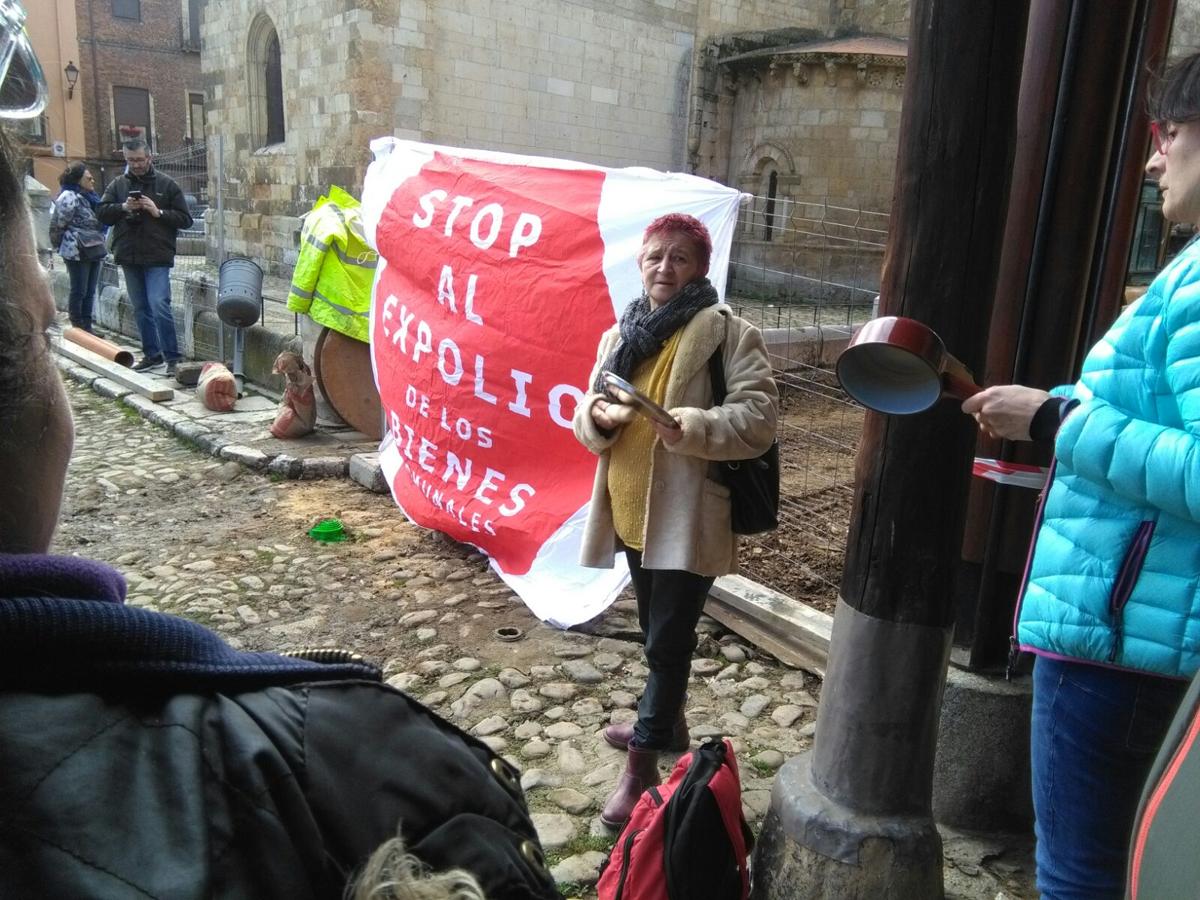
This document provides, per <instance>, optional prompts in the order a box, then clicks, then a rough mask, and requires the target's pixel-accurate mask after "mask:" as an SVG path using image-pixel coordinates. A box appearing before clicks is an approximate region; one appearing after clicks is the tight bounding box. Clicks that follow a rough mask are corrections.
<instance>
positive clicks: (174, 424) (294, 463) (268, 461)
mask: <svg viewBox="0 0 1200 900" xmlns="http://www.w3.org/2000/svg"><path fill="white" fill-rule="evenodd" d="M55 362H56V364H57V365H58V367H59V369H60V370H61V371H62V373H63V375H64V376H65V377H67V378H70V379H71V380H72V381H77V382H79V383H80V384H82V385H84V386H85V387H88V388H90V389H91V390H93V391H95V392H96V393H97V394H99V395H100V396H102V397H106V398H108V399H111V400H117V401H119V402H120V403H121V404H122V405H123V406H125V407H126V408H128V409H132V410H134V411H135V412H136V413H137V414H138V415H139V416H141V417H142V418H143V419H145V420H146V421H147V422H150V423H151V424H153V425H157V426H159V427H160V428H163V429H165V430H166V431H169V432H171V433H172V434H174V435H175V436H176V437H178V438H180V439H181V440H184V441H187V442H188V443H190V444H192V445H193V446H195V447H196V448H197V449H199V450H200V452H201V453H206V454H208V455H209V456H213V457H217V458H219V459H225V460H229V461H231V462H236V463H239V464H240V465H243V466H246V467H247V468H250V469H255V470H257V471H263V470H265V471H267V472H269V473H270V474H272V475H276V476H280V477H283V478H306V479H314V480H315V479H321V478H346V477H351V476H352V472H351V469H352V463H351V459H352V458H351V457H340V456H316V457H310V458H307V459H301V458H298V457H294V456H291V455H289V454H286V453H277V454H270V453H264V452H263V451H262V450H258V449H257V448H255V447H249V446H246V445H245V444H239V443H237V442H236V441H234V440H231V439H230V438H228V437H226V436H225V435H223V434H221V433H220V432H219V431H216V430H214V429H212V428H209V427H207V426H205V425H203V424H201V423H200V422H197V421H195V420H194V419H191V418H189V417H188V416H185V415H182V414H181V413H178V412H175V411H174V410H173V409H171V408H170V407H169V406H163V405H162V404H160V403H155V402H154V401H152V400H148V399H147V398H145V397H143V396H141V395H140V394H138V393H137V392H135V391H132V390H130V389H129V388H127V387H125V386H124V385H121V384H118V383H117V382H115V381H113V380H112V379H110V378H105V377H104V376H102V375H98V374H97V373H96V372H93V371H92V370H91V369H89V368H87V367H86V366H81V365H78V364H77V363H75V362H72V361H71V360H69V359H66V358H65V357H62V356H57V355H56V356H55ZM354 456H366V457H375V461H374V463H373V464H366V467H365V468H362V464H360V466H359V467H355V471H358V470H359V469H360V468H361V469H362V471H361V473H360V477H356V478H354V480H355V481H356V482H358V483H359V484H361V485H362V486H363V487H365V488H367V489H368V490H372V491H375V492H376V493H387V485H386V484H385V483H384V482H383V476H382V473H381V472H380V471H379V464H378V454H371V453H368V454H354ZM371 465H373V466H374V468H373V469H372V468H371Z"/></svg>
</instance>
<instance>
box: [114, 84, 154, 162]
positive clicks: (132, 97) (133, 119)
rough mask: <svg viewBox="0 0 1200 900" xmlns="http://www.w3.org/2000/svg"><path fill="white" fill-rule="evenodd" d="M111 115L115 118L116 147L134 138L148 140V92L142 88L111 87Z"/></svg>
mask: <svg viewBox="0 0 1200 900" xmlns="http://www.w3.org/2000/svg"><path fill="white" fill-rule="evenodd" d="M112 90H113V115H114V116H116V125H117V135H116V138H117V140H116V143H117V146H118V147H119V146H121V144H122V143H123V142H125V141H131V140H133V139H134V138H141V139H142V140H143V141H145V142H146V143H148V144H151V143H152V142H151V140H150V92H149V91H147V90H145V89H144V88H131V87H118V86H116V85H113V89H112Z"/></svg>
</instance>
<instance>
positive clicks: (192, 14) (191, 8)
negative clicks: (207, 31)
mask: <svg viewBox="0 0 1200 900" xmlns="http://www.w3.org/2000/svg"><path fill="white" fill-rule="evenodd" d="M206 3H207V0H187V5H188V8H187V30H188V41H187V43H188V48H189V49H191V50H199V49H200V23H201V22H202V21H203V19H204V6H205V4H206Z"/></svg>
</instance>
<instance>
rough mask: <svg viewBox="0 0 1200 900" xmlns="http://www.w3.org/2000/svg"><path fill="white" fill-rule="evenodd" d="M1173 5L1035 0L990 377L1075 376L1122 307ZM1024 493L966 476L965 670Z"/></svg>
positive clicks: (995, 447)
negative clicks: (1153, 91)
mask: <svg viewBox="0 0 1200 900" xmlns="http://www.w3.org/2000/svg"><path fill="white" fill-rule="evenodd" d="M1174 5H1175V4H1174V0H1138V2H1134V3H1127V4H1118V5H1116V6H1111V5H1103V6H1099V5H1097V4H1093V3H1086V2H1076V3H1074V4H1064V3H1062V2H1061V0H1035V2H1034V3H1033V5H1032V8H1031V12H1030V27H1029V34H1030V40H1029V45H1028V46H1027V48H1026V54H1025V73H1024V78H1023V84H1022V89H1021V100H1020V107H1019V112H1018V126H1017V128H1018V134H1019V136H1020V139H1019V140H1018V144H1017V147H1018V149H1017V157H1016V160H1015V161H1014V169H1013V171H1014V178H1013V184H1014V188H1013V193H1012V198H1011V201H1010V209H1009V217H1008V224H1007V227H1006V229H1005V235H1004V252H1003V254H1002V256H1001V260H1000V274H999V279H998V283H997V290H996V297H997V300H996V305H995V309H994V311H993V315H992V324H991V340H990V341H989V344H988V348H987V363H986V367H985V372H984V381H985V382H986V383H987V384H1007V383H1017V384H1028V385H1033V386H1035V387H1043V388H1049V387H1052V386H1054V385H1056V384H1063V383H1066V382H1069V381H1071V380H1073V379H1074V378H1075V376H1076V373H1077V372H1078V369H1079V364H1080V362H1082V358H1083V355H1084V354H1085V353H1086V352H1087V350H1088V349H1090V348H1091V346H1092V345H1093V344H1094V343H1095V342H1096V341H1097V340H1098V339H1099V337H1100V336H1101V335H1102V334H1103V333H1104V331H1105V330H1106V329H1107V328H1108V325H1109V324H1110V323H1111V322H1112V320H1113V319H1114V318H1115V317H1116V315H1117V313H1118V312H1119V311H1120V305H1121V302H1122V299H1123V294H1124V285H1125V273H1126V267H1127V261H1128V256H1129V246H1130V241H1131V237H1132V232H1133V224H1134V219H1135V217H1136V211H1137V202H1138V198H1139V196H1140V192H1141V186H1142V180H1143V172H1142V168H1143V166H1144V165H1145V161H1146V156H1147V152H1146V147H1147V143H1148V138H1149V122H1148V119H1147V115H1146V103H1145V97H1146V86H1147V81H1148V73H1149V71H1151V70H1152V68H1153V67H1154V66H1156V65H1158V64H1159V63H1161V61H1162V58H1163V56H1164V54H1165V52H1166V47H1167V44H1168V42H1169V39H1170V31H1171V21H1172V18H1173V14H1174ZM1050 451H1051V448H1050V447H1049V446H1035V445H1032V444H1015V445H1010V444H1006V443H1003V442H1000V441H994V440H986V439H983V440H981V441H980V444H979V450H978V454H979V455H981V456H991V457H997V458H1001V459H1006V460H1015V461H1017V462H1024V463H1033V464H1036V465H1047V464H1048V463H1049V458H1050ZM1035 499H1036V497H1035V496H1034V494H1033V492H1031V491H1027V490H1024V489H1021V488H1013V487H995V486H993V485H991V484H990V483H987V482H980V481H976V482H975V483H974V484H973V485H972V488H971V497H970V503H969V506H968V514H967V523H966V529H965V531H966V534H965V538H964V543H963V558H964V559H965V560H966V561H967V562H966V564H965V566H964V577H963V578H962V580H961V581H960V590H959V595H960V598H961V604H960V610H961V616H960V622H959V623H958V628H957V633H956V638H955V643H956V644H961V645H962V646H963V648H964V649H965V651H966V652H965V653H964V654H963V658H962V663H963V664H964V665H965V666H968V667H970V668H972V669H975V670H987V669H989V668H990V669H993V670H997V669H1000V668H1001V667H1002V666H1003V664H1004V660H1005V655H1006V650H1007V645H1008V636H1009V634H1010V632H1011V629H1012V614H1013V605H1014V603H1015V602H1016V591H1017V588H1018V582H1019V580H1020V574H1021V570H1022V568H1023V566H1024V562H1025V555H1026V550H1027V547H1028V543H1029V538H1030V532H1031V527H1032V522H1033V514H1034V501H1035Z"/></svg>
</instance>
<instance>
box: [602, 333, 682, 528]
mask: <svg viewBox="0 0 1200 900" xmlns="http://www.w3.org/2000/svg"><path fill="white" fill-rule="evenodd" d="M682 331H683V329H682V328H681V329H679V330H678V331H676V332H675V333H674V334H673V335H671V337H670V338H668V339H667V341H666V343H664V344H663V348H662V350H660V351H659V353H658V355H657V356H652V357H650V358H649V359H644V360H642V362H641V364H640V365H638V367H637V368H636V369H635V370H634V372H633V377H632V378H630V379H629V380H630V381H631V382H632V383H633V386H634V387H636V388H637V389H638V390H640V391H641V392H642V393H644V394H645V395H646V396H648V397H649V398H650V399H651V400H653V401H654V402H655V403H658V404H661V403H662V402H663V400H664V399H665V398H666V395H667V380H668V379H669V378H670V376H671V366H672V365H674V363H675V352H676V350H678V348H679V335H680V334H681V333H682ZM656 440H658V435H657V434H656V433H655V431H654V426H653V425H651V424H650V420H649V419H648V418H646V417H645V416H642V415H638V416H635V417H634V419H633V421H632V422H630V423H629V424H627V425H626V426H625V427H624V428H623V429H622V430H621V434H620V437H618V438H617V442H616V443H615V444H613V445H612V448H611V449H610V450H609V457H608V496H609V498H610V499H611V501H612V513H613V526H614V528H615V529H616V532H617V537H619V538H620V539H621V542H622V543H623V544H624V545H625V546H626V547H630V548H631V549H633V550H644V549H645V543H646V539H645V535H646V502H647V500H648V499H649V497H650V469H651V464H652V462H653V460H654V442H655V441H656Z"/></svg>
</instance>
